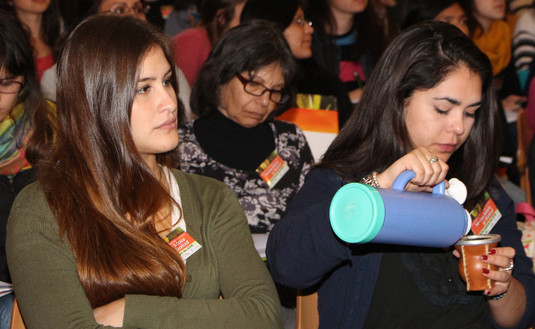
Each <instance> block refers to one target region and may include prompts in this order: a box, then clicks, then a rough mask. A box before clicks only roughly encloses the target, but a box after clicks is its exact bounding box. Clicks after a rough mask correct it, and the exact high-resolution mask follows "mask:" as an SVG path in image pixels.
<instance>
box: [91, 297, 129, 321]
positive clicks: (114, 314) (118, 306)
mask: <svg viewBox="0 0 535 329" xmlns="http://www.w3.org/2000/svg"><path fill="white" fill-rule="evenodd" d="M125 303H126V299H125V298H121V299H117V300H114V301H113V302H111V303H109V304H106V305H103V306H100V307H97V308H95V309H94V310H93V315H94V316H95V321H97V322H98V323H99V324H102V325H105V326H112V327H122V326H123V319H124V307H125Z"/></svg>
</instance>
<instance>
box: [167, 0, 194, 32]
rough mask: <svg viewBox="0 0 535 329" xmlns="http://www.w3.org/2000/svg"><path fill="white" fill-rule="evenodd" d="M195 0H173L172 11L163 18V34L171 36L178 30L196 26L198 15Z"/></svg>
mask: <svg viewBox="0 0 535 329" xmlns="http://www.w3.org/2000/svg"><path fill="white" fill-rule="evenodd" d="M197 2H198V1H195V0H174V1H173V11H171V13H170V14H169V16H168V17H167V19H166V20H165V25H164V30H165V34H167V35H168V36H169V37H171V38H172V37H174V36H175V35H177V34H178V33H179V32H182V31H184V30H186V29H189V28H191V27H196V26H197V23H198V22H197V21H196V20H198V17H197V16H198V15H199V14H198V12H197V10H198V9H197Z"/></svg>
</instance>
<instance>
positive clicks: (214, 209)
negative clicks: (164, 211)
mask: <svg viewBox="0 0 535 329" xmlns="http://www.w3.org/2000/svg"><path fill="white" fill-rule="evenodd" d="M173 174H174V175H175V177H176V180H177V182H178V186H179V187H180V197H181V200H182V209H183V212H184V218H185V221H186V226H187V231H188V233H189V234H190V235H191V236H192V237H193V238H194V239H195V240H197V241H198V242H199V243H200V244H201V245H202V248H201V249H200V250H198V251H197V252H196V253H195V254H193V255H192V256H190V257H189V258H188V260H187V265H186V270H187V277H186V278H187V279H186V285H185V287H184V290H183V298H181V299H179V298H174V297H158V296H147V295H127V296H126V308H125V317H124V328H232V329H235V328H280V327H282V322H281V315H280V304H279V300H278V297H277V293H276V291H275V287H274V285H273V282H272V280H271V277H270V275H269V273H268V271H267V269H266V266H265V265H264V264H263V262H262V261H261V259H260V257H259V256H258V254H257V252H256V250H255V248H254V246H253V242H252V239H251V235H250V232H249V227H248V225H247V221H246V219H245V216H244V214H243V210H242V208H241V207H240V204H239V203H238V200H237V199H236V197H235V196H234V195H233V193H232V192H231V191H230V189H228V188H227V187H226V185H224V184H222V183H220V182H218V181H216V180H213V179H210V178H206V177H202V176H198V175H192V174H186V173H182V172H179V171H176V170H174V171H173ZM7 258H8V265H9V269H10V272H11V276H12V278H13V283H14V285H15V292H16V297H17V299H18V301H19V304H20V308H21V312H22V315H23V318H24V320H25V322H26V325H27V327H28V328H29V329H33V328H62V329H69V328H76V329H80V328H105V327H104V326H100V325H98V324H97V323H96V322H95V319H94V317H93V311H92V309H91V306H90V304H89V301H88V299H87V297H86V295H85V292H84V290H83V288H82V286H81V283H80V281H79V279H78V273H77V270H76V261H75V259H74V256H73V253H72V250H71V247H70V245H69V243H68V241H67V239H66V238H65V239H63V240H61V239H60V238H59V232H58V225H57V222H56V220H55V218H54V216H53V215H52V212H51V210H50V207H49V206H48V203H47V201H46V199H45V196H44V193H43V192H42V189H41V187H40V186H39V184H38V183H34V184H32V185H29V186H28V187H26V188H25V189H24V190H23V191H21V193H20V194H19V195H18V197H17V199H16V200H15V203H14V205H13V208H12V211H11V214H10V217H9V222H8V227H7ZM220 295H222V296H223V297H224V298H223V299H220V298H219V297H220Z"/></svg>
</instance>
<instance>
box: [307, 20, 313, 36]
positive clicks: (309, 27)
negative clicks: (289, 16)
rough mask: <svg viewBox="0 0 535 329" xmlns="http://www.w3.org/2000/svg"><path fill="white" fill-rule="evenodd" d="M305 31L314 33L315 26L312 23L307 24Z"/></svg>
mask: <svg viewBox="0 0 535 329" xmlns="http://www.w3.org/2000/svg"><path fill="white" fill-rule="evenodd" d="M305 33H307V34H312V33H314V27H312V25H310V24H308V22H307V24H305Z"/></svg>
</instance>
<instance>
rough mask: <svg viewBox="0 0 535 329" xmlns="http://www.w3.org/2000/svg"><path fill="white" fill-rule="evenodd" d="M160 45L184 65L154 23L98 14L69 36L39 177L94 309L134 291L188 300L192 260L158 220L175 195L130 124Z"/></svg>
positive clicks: (172, 71)
mask: <svg viewBox="0 0 535 329" xmlns="http://www.w3.org/2000/svg"><path fill="white" fill-rule="evenodd" d="M155 48H161V49H162V51H163V53H164V55H165V57H166V59H167V61H168V62H169V64H170V66H171V68H174V62H173V58H174V56H173V51H172V47H171V45H170V41H169V39H168V38H167V37H166V36H165V35H164V34H163V33H162V32H160V31H158V30H157V29H156V28H155V27H153V26H151V25H150V24H149V23H146V22H142V21H140V20H138V19H135V18H132V17H118V16H113V15H101V16H93V17H90V18H88V19H86V20H85V21H83V22H82V23H80V24H79V25H78V26H77V27H76V28H75V29H74V31H73V32H72V33H71V34H70V35H69V37H68V38H67V41H66V44H65V47H64V48H63V50H62V52H61V54H60V59H59V62H58V98H57V109H58V134H57V136H58V141H57V144H56V147H55V149H54V152H53V154H52V157H51V159H50V160H49V161H47V162H46V163H43V167H42V170H41V171H40V175H39V181H40V183H41V185H42V186H43V190H44V192H45V195H46V197H47V201H48V203H49V204H50V208H51V209H53V211H54V215H55V217H56V219H57V221H58V224H59V231H60V233H61V234H64V235H65V236H66V237H67V238H68V239H69V242H70V245H71V248H72V250H73V253H74V256H75V257H76V265H77V270H78V275H79V277H80V281H81V283H82V286H83V288H84V290H85V293H86V294H87V296H88V299H89V301H90V302H91V306H92V307H93V308H95V307H98V306H101V305H104V304H107V303H109V302H111V301H114V300H116V299H118V298H122V297H123V296H124V295H125V294H136V293H137V294H146V295H159V296H175V297H179V296H181V293H182V287H183V285H184V277H185V268H184V263H183V262H182V259H181V257H180V255H179V254H178V253H177V252H176V251H175V250H174V249H172V248H171V247H169V246H168V245H167V244H166V243H165V241H164V240H163V239H161V237H160V236H159V234H158V232H157V231H156V228H155V224H154V221H155V217H156V215H157V214H158V212H159V211H160V210H161V209H166V207H168V206H170V205H172V202H173V201H172V198H171V196H170V195H169V194H168V193H167V192H166V189H165V188H164V187H163V186H162V185H161V184H160V182H159V180H158V179H157V177H155V176H154V175H153V173H152V171H151V170H150V168H149V167H148V165H147V164H146V163H145V161H144V160H143V158H142V156H141V155H140V154H139V152H138V151H137V148H136V146H135V144H134V141H133V138H132V133H131V127H130V117H131V111H132V105H133V102H134V96H135V95H136V85H137V82H138V79H139V74H140V70H141V63H142V61H143V59H144V58H145V56H146V55H147V54H148V53H149V52H150V51H152V50H153V49H155ZM171 75H172V79H171V81H172V82H171V83H172V85H173V88H174V89H175V91H177V90H178V88H177V84H176V73H175V71H174V70H171ZM177 102H178V100H177ZM157 161H158V162H159V163H164V158H163V156H159V157H157Z"/></svg>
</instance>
